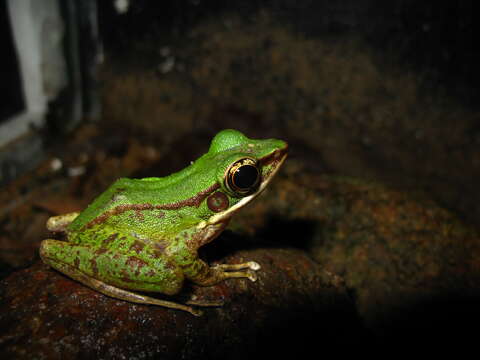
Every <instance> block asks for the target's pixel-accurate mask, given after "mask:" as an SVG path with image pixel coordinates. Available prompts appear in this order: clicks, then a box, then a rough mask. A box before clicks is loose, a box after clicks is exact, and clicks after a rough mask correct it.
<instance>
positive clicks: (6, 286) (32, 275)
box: [0, 233, 360, 359]
mask: <svg viewBox="0 0 480 360" xmlns="http://www.w3.org/2000/svg"><path fill="white" fill-rule="evenodd" d="M227 237H229V235H228V233H227ZM230 237H232V234H230ZM227 240H230V239H225V241H227ZM237 240H238V239H237ZM219 241H220V242H222V240H221V239H219ZM220 245H221V244H220ZM245 259H250V260H255V261H257V262H259V263H260V264H262V269H261V270H260V271H259V274H258V275H259V279H258V280H257V281H256V282H255V283H253V282H250V281H249V280H238V281H235V280H233V281H226V282H223V283H221V284H218V285H216V286H213V287H208V288H198V287H193V286H192V287H187V289H186V293H189V294H188V295H189V296H190V295H191V294H192V293H193V294H195V295H197V297H198V299H199V300H213V299H214V300H219V299H221V300H223V301H224V302H225V304H224V306H223V307H218V308H204V309H205V311H204V314H203V316H201V317H194V316H192V315H191V314H189V313H186V312H182V311H178V310H169V309H165V308H161V307H156V306H146V305H138V304H131V303H128V302H124V301H119V300H115V299H111V298H108V297H106V296H104V295H102V294H99V293H97V292H94V291H92V290H90V289H89V288H86V287H84V286H82V285H81V284H79V283H77V282H75V281H73V280H71V279H69V278H67V277H65V276H63V275H62V274H60V273H58V272H56V271H54V270H52V269H50V268H48V267H47V266H45V265H44V264H42V263H40V262H39V263H37V264H35V265H34V266H32V267H30V268H28V269H25V270H21V271H18V272H16V273H14V274H12V275H10V276H9V277H7V278H6V279H5V280H4V281H3V282H2V284H1V289H2V301H1V305H0V314H1V315H0V328H1V329H2V333H1V334H0V344H1V345H0V354H2V357H3V356H6V357H5V358H30V357H31V356H32V354H35V357H36V358H48V359H59V358H162V359H176V358H182V359H198V358H210V359H212V358H213V359H215V358H245V357H250V358H258V357H259V356H260V355H262V354H267V353H268V354H273V353H279V354H280V353H282V352H283V354H284V355H285V354H287V353H292V354H293V353H296V354H301V353H304V354H306V352H308V351H309V349H310V348H311V345H307V344H308V343H309V342H308V341H307V339H311V337H312V335H313V334H315V337H316V336H319V335H321V336H323V338H324V340H323V341H322V343H323V344H324V345H323V346H325V347H326V348H327V349H328V348H329V349H331V350H333V344H334V343H335V344H338V343H343V342H347V343H350V342H352V341H356V336H355V337H354V336H352V331H353V330H354V329H358V328H359V326H360V323H359V322H358V319H356V317H355V312H354V308H353V303H352V302H351V301H350V300H349V297H348V295H347V293H346V289H345V287H344V286H343V282H342V280H341V279H340V278H339V277H337V276H335V275H333V274H330V273H327V272H325V271H324V270H323V269H322V268H321V267H320V266H318V265H317V264H316V263H315V262H313V261H312V260H311V259H310V258H309V257H308V256H306V254H305V253H303V252H301V251H298V250H295V249H282V248H266V249H261V248H258V249H249V250H241V251H238V252H236V253H234V254H232V255H230V256H227V257H226V258H225V259H223V260H224V261H226V262H229V263H234V262H241V261H244V260H245ZM183 295H186V294H183ZM181 298H182V296H180V299H179V301H181ZM320 320H321V321H320ZM346 329H348V330H346ZM312 331H313V333H312ZM346 332H347V333H350V336H345V333H346ZM311 344H312V343H311Z"/></svg>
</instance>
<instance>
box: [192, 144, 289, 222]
mask: <svg viewBox="0 0 480 360" xmlns="http://www.w3.org/2000/svg"><path fill="white" fill-rule="evenodd" d="M286 158H287V154H286V153H284V154H283V155H282V158H281V159H280V160H278V163H277V164H276V166H275V167H274V169H273V170H272V172H271V173H270V174H269V175H268V177H267V178H266V179H265V180H264V181H262V183H261V184H260V186H259V188H258V190H257V191H256V192H254V193H253V194H251V195H248V196H245V197H244V198H242V199H241V200H240V201H239V202H238V203H236V204H235V205H233V206H232V207H230V208H228V209H227V210H225V211H222V212H219V213H216V214H215V215H213V216H211V217H210V218H209V219H208V220H207V221H201V222H200V223H199V224H198V225H197V229H203V228H204V227H205V226H207V225H214V224H218V223H219V222H223V221H225V220H227V219H229V218H231V217H232V215H233V214H235V212H237V211H238V210H239V209H241V208H242V207H244V206H245V205H246V204H248V203H249V202H250V201H252V200H253V199H255V198H256V197H257V196H258V195H260V193H261V192H262V191H263V190H265V188H266V187H267V185H268V184H269V183H270V181H272V179H273V178H274V177H275V174H276V173H277V172H278V170H279V169H280V168H281V167H282V164H283V162H284V161H285V159H286Z"/></svg>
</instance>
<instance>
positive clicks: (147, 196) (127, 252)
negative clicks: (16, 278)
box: [40, 130, 287, 315]
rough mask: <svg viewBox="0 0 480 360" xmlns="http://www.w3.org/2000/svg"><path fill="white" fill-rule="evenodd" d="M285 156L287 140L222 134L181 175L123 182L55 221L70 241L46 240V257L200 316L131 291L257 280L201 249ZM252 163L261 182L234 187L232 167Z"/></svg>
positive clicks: (95, 281) (118, 290) (76, 273)
mask: <svg viewBox="0 0 480 360" xmlns="http://www.w3.org/2000/svg"><path fill="white" fill-rule="evenodd" d="M286 155H287V144H286V143H285V142H284V141H281V140H276V139H267V140H253V139H249V138H247V137H246V136H244V135H243V134H242V133H240V132H238V131H236V130H223V131H221V132H219V133H218V134H217V135H216V136H215V138H214V139H213V140H212V143H211V145H210V149H209V151H208V152H207V153H206V154H204V155H203V156H201V157H200V158H199V159H198V160H196V161H195V162H193V163H192V164H191V165H190V166H188V167H187V168H185V169H183V170H182V171H179V172H178V173H175V174H172V175H170V176H167V177H164V178H145V179H126V178H125V179H119V180H118V181H116V182H115V183H114V184H113V185H111V186H110V188H108V189H107V190H106V191H105V192H104V193H103V194H101V195H100V196H99V197H98V198H97V199H96V200H95V201H94V202H93V203H92V204H91V205H90V206H88V208H86V209H85V210H84V211H83V212H81V213H80V214H77V213H71V214H66V215H61V216H56V217H52V218H50V219H49V221H48V223H47V227H48V228H49V229H50V230H52V231H63V232H65V233H66V239H67V241H58V240H52V239H47V240H44V241H42V243H41V246H40V255H41V257H42V259H43V261H44V262H45V263H47V264H49V265H50V266H52V267H54V268H55V269H57V270H59V271H61V272H63V273H65V274H67V275H69V276H70V277H72V278H74V279H76V280H78V281H80V282H82V283H84V284H86V285H87V286H90V287H92V288H94V289H96V290H98V291H100V292H102V293H104V294H107V295H109V296H112V297H115V298H119V299H124V300H127V301H132V302H137V303H146V304H156V305H162V306H166V307H170V308H176V309H181V310H186V311H189V312H191V313H192V314H195V315H196V314H198V313H199V312H198V311H197V310H196V309H193V308H191V307H189V306H187V305H183V304H177V303H174V302H170V301H165V300H160V299H156V298H152V297H148V296H144V295H141V294H137V293H135V292H131V291H130V290H139V291H149V292H159V293H163V294H167V295H172V294H176V293H178V292H179V291H180V289H181V288H182V286H183V282H184V279H189V280H191V281H192V282H194V283H196V284H199V285H203V286H209V285H213V284H215V283H217V282H219V281H222V280H224V279H227V278H242V277H243V278H249V279H250V280H252V281H255V279H256V275H255V270H258V269H259V268H260V266H259V265H258V264H257V263H255V262H253V261H250V262H246V263H244V264H234V265H227V264H223V265H217V266H213V267H210V266H208V265H207V264H206V263H205V262H203V261H202V260H200V259H199V258H198V254H197V250H198V248H199V247H201V246H202V245H204V244H206V243H208V242H210V241H212V240H213V239H214V238H215V237H216V236H218V235H219V234H220V233H221V232H222V231H223V229H224V228H225V226H226V225H227V223H228V221H229V220H230V218H231V216H232V215H233V214H234V213H235V212H236V211H238V210H239V209H240V208H242V207H243V206H244V205H245V204H247V203H248V202H250V201H251V200H253V199H254V198H255V197H256V196H257V195H258V194H259V193H260V192H261V191H262V190H263V189H264V188H265V187H266V185H267V184H268V183H269V182H270V180H271V179H272V178H273V176H274V175H275V173H276V172H277V170H278V169H279V168H280V166H281V164H282V163H283V161H284V160H285V158H286ZM243 159H246V160H243ZM239 161H240V162H239ZM232 164H235V165H234V166H232ZM252 164H254V165H253V166H251V167H250V168H249V169H250V170H251V171H253V170H252V169H253V167H255V168H256V169H257V170H258V173H259V174H258V181H257V182H256V183H255V184H253V181H252V179H254V178H255V176H254V175H255V174H256V173H255V171H253V173H254V175H252V174H250V177H248V176H247V180H246V183H247V185H248V186H246V187H245V183H243V187H244V188H242V189H238V188H237V189H235V188H234V186H232V185H229V184H231V183H232V181H230V182H229V181H228V180H227V179H230V180H231V179H232V177H231V174H232V173H233V172H234V170H232V169H236V168H237V167H240V168H241V166H240V165H247V167H248V165H252ZM242 169H245V168H242ZM243 171H244V172H243V174H245V170H243ZM247 172H248V171H247ZM244 179H245V178H244ZM237 182H238V183H239V184H242V183H241V181H237ZM250 185H251V186H250ZM242 270H243V271H242ZM190 303H191V304H196V305H218V304H205V303H195V302H194V301H191V302H190Z"/></svg>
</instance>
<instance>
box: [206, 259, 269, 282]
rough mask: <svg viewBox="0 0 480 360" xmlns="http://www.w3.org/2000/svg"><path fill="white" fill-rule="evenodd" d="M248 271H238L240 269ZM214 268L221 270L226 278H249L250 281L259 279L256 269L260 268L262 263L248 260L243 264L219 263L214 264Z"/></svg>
mask: <svg viewBox="0 0 480 360" xmlns="http://www.w3.org/2000/svg"><path fill="white" fill-rule="evenodd" d="M245 269H246V270H247V271H238V270H245ZM212 270H214V271H216V272H221V273H222V275H221V276H222V277H223V278H224V279H230V278H247V279H249V280H250V281H257V274H256V273H255V271H257V270H260V264H259V263H257V262H255V261H248V262H245V263H241V264H218V265H214V266H212Z"/></svg>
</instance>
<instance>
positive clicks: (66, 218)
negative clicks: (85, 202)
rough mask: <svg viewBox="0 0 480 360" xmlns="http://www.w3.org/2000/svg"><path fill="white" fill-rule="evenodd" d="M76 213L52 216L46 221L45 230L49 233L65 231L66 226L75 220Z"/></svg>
mask: <svg viewBox="0 0 480 360" xmlns="http://www.w3.org/2000/svg"><path fill="white" fill-rule="evenodd" d="M78 214H79V213H78V212H72V213H68V214H63V215H58V216H52V217H51V218H49V219H48V220H47V229H48V230H50V231H56V232H60V231H65V229H66V228H67V226H68V225H70V223H71V222H72V221H73V220H75V218H76V217H77V216H78Z"/></svg>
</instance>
